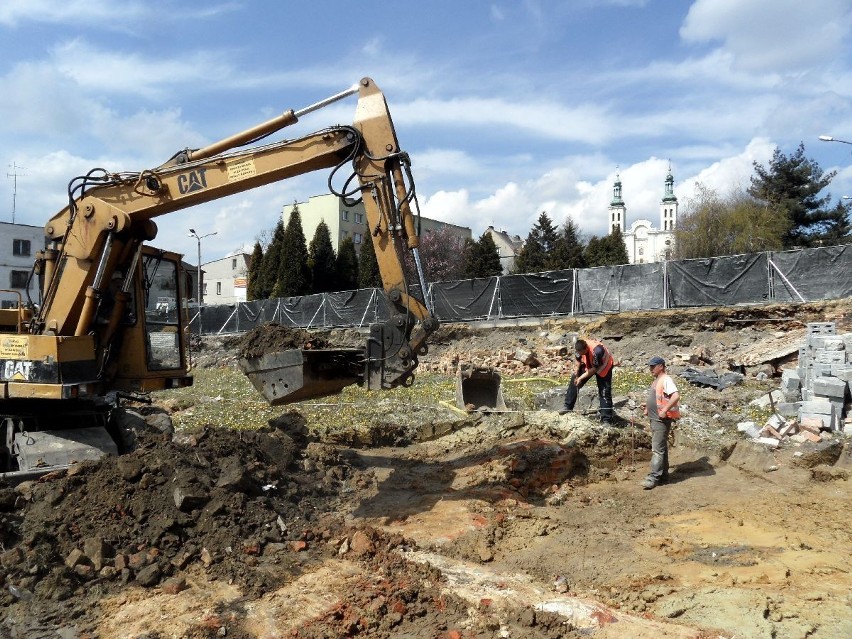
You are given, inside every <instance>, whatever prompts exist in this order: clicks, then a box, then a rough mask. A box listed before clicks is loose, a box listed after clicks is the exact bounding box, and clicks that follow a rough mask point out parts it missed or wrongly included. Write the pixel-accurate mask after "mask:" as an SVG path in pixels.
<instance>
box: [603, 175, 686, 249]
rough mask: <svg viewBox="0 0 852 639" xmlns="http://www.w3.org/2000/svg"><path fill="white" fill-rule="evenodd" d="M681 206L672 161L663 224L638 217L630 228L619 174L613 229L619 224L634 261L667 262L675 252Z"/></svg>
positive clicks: (662, 203)
mask: <svg viewBox="0 0 852 639" xmlns="http://www.w3.org/2000/svg"><path fill="white" fill-rule="evenodd" d="M677 206H678V203H677V198H676V197H675V194H674V177H673V176H672V167H671V164H670V165H669V173H668V175H666V182H665V191H664V193H663V199H662V200H661V201H660V227H659V228H656V229H655V228H654V226H653V224H652V223H651V222H650V221H649V220H636V221H635V222H633V224H631V225H630V228H629V229H628V228H627V205H626V204H625V203H624V199H623V198H622V195H621V176H620V175H619V174H616V176H615V183H614V184H613V186H612V202H610V204H609V225H610V233H611V232H612V231H613V230H615V229H616V228H617V229H620V230H621V234H622V236H623V237H624V245H625V246H626V247H627V257H628V258H629V259H630V263H631V264H646V263H648V262H663V261H666V260H670V259H671V258H672V257H673V256H674V241H675V238H674V229H675V226H676V225H677Z"/></svg>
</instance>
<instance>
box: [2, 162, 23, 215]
mask: <svg viewBox="0 0 852 639" xmlns="http://www.w3.org/2000/svg"><path fill="white" fill-rule="evenodd" d="M9 168H10V169H12V172H11V173H7V174H6V177H7V178H12V179H13V182H12V224H14V223H15V206H16V201H17V199H18V176H19V175H20V176H21V177H23V176H25V175H26V173H18V169H23V168H24V167H22V166H18V165H17V164H15V163H14V162H12V163H11V164H10V165H9Z"/></svg>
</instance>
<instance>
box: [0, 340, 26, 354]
mask: <svg viewBox="0 0 852 639" xmlns="http://www.w3.org/2000/svg"><path fill="white" fill-rule="evenodd" d="M29 343H30V340H29V339H28V338H26V337H17V336H15V337H12V336H8V335H7V336H4V337H0V358H3V359H29V358H28V356H27V346H29Z"/></svg>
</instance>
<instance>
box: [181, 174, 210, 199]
mask: <svg viewBox="0 0 852 639" xmlns="http://www.w3.org/2000/svg"><path fill="white" fill-rule="evenodd" d="M206 172H207V169H195V170H193V171H189V172H188V173H182V174H181V175H178V179H177V183H178V191H180V194H181V195H186V194H187V193H195V192H196V191H203V190H204V189H206V188H207V177H206V176H205V175H204V174H205V173H206Z"/></svg>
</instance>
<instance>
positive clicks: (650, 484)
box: [640, 477, 657, 490]
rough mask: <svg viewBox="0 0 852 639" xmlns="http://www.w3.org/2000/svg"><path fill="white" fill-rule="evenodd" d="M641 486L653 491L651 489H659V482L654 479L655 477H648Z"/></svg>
mask: <svg viewBox="0 0 852 639" xmlns="http://www.w3.org/2000/svg"><path fill="white" fill-rule="evenodd" d="M640 485H641V486H642V488H644V489H645V490H651V489H653V488H656V487H657V480H656V479H654V478H653V477H646V478H645V479H643V480H642V483H641V484H640Z"/></svg>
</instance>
